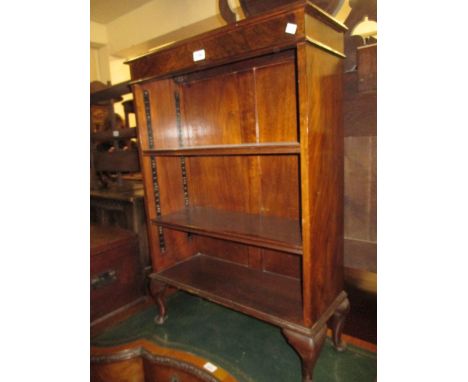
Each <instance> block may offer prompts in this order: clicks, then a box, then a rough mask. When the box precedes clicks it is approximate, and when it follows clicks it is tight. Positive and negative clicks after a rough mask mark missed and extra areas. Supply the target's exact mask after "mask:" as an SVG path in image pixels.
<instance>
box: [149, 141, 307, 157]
mask: <svg viewBox="0 0 468 382" xmlns="http://www.w3.org/2000/svg"><path fill="white" fill-rule="evenodd" d="M299 153H300V144H299V143H297V142H278V143H276V142H273V143H245V144H235V145H209V146H193V147H178V148H167V149H157V150H144V152H143V155H145V156H211V155H213V156H215V155H220V156H221V155H275V154H299Z"/></svg>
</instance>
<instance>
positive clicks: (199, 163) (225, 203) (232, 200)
mask: <svg viewBox="0 0 468 382" xmlns="http://www.w3.org/2000/svg"><path fill="white" fill-rule="evenodd" d="M186 163H187V173H188V193H189V203H190V206H199V207H211V208H216V209H220V210H226V211H234V212H245V213H251V214H260V215H265V216H278V217H285V218H290V219H299V191H298V189H299V186H298V182H299V168H298V157H297V156H296V155H269V156H224V157H191V158H186Z"/></svg>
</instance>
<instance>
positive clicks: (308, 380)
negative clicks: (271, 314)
mask: <svg viewBox="0 0 468 382" xmlns="http://www.w3.org/2000/svg"><path fill="white" fill-rule="evenodd" d="M283 334H284V336H285V337H286V339H287V341H288V342H289V343H290V344H291V346H292V347H293V348H294V350H296V352H297V353H298V354H299V356H300V357H301V360H302V382H312V374H313V370H314V366H315V363H316V362H317V359H318V357H319V355H320V351H321V350H322V347H323V344H324V342H325V337H326V334H327V328H326V326H321V327H320V329H319V330H317V331H316V333H314V334H313V335H309V336H305V335H303V334H300V333H297V332H295V331H291V330H288V329H283Z"/></svg>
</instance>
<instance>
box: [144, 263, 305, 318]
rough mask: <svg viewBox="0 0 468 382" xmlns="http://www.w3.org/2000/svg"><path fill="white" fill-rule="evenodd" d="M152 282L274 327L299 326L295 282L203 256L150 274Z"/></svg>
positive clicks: (297, 284)
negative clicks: (196, 296)
mask: <svg viewBox="0 0 468 382" xmlns="http://www.w3.org/2000/svg"><path fill="white" fill-rule="evenodd" d="M151 278H152V279H154V280H158V281H162V282H165V283H167V284H169V285H173V286H175V287H178V288H180V289H184V290H187V291H188V292H191V293H193V294H196V295H199V296H201V297H205V298H207V299H209V300H212V301H214V302H217V303H220V304H222V305H225V306H228V307H235V308H236V309H237V310H240V311H241V312H244V313H247V314H250V315H253V316H255V317H258V318H260V319H262V320H265V321H268V322H271V323H274V324H278V323H279V322H281V321H284V320H285V321H290V322H293V323H296V324H300V323H302V301H301V285H300V281H299V280H298V279H294V278H291V277H284V276H280V275H277V274H274V273H269V272H262V271H258V270H255V269H252V268H248V267H245V266H240V265H237V264H235V263H231V262H228V261H224V260H219V259H215V258H213V257H211V256H206V255H202V254H198V255H195V256H194V257H192V258H191V259H190V260H186V261H184V262H182V263H179V264H177V265H175V266H174V267H172V268H169V269H167V270H165V271H163V272H160V273H156V274H153V275H151ZM226 281H227V282H226ZM234 285H235V288H233V286H234ZM253 291H255V293H253Z"/></svg>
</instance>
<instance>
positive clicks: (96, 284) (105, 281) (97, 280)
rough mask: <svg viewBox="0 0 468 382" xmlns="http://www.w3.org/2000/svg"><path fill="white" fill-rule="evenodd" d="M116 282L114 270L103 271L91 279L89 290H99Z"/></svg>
mask: <svg viewBox="0 0 468 382" xmlns="http://www.w3.org/2000/svg"><path fill="white" fill-rule="evenodd" d="M116 280H117V272H116V271H115V270H114V269H110V270H108V271H105V272H103V273H101V274H99V275H97V276H96V277H93V278H92V279H91V289H99V288H102V287H104V286H106V285H109V284H112V283H113V282H114V281H116Z"/></svg>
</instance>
